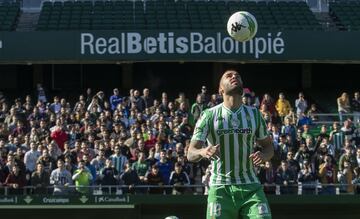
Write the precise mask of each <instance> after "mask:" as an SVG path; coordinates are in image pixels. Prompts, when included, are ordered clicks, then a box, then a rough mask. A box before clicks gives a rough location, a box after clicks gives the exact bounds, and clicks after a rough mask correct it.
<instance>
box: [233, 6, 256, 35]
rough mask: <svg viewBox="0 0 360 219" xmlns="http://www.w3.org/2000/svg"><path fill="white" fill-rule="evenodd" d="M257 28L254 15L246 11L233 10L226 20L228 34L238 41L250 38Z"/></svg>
mask: <svg viewBox="0 0 360 219" xmlns="http://www.w3.org/2000/svg"><path fill="white" fill-rule="evenodd" d="M257 28H258V24H257V22H256V19H255V17H254V16H253V15H252V14H250V13H249V12H247V11H238V12H235V13H234V14H233V15H231V16H230V18H229V20H228V22H227V31H228V33H229V35H230V36H231V37H232V38H233V39H234V40H237V41H240V42H245V41H248V40H251V39H252V38H253V37H254V36H255V34H256V32H257Z"/></svg>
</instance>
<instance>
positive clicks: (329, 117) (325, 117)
mask: <svg viewBox="0 0 360 219" xmlns="http://www.w3.org/2000/svg"><path fill="white" fill-rule="evenodd" d="M341 115H342V118H343V119H342V120H343V121H344V120H345V119H346V118H350V119H351V120H354V117H355V116H356V115H355V114H353V113H342V114H341ZM312 116H313V117H316V118H318V119H317V120H315V121H312V123H313V124H324V125H325V124H326V125H328V124H333V123H334V122H342V121H341V120H340V116H339V113H314V114H312ZM354 122H355V123H359V122H360V121H354Z"/></svg>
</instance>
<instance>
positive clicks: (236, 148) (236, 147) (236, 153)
mask: <svg viewBox="0 0 360 219" xmlns="http://www.w3.org/2000/svg"><path fill="white" fill-rule="evenodd" d="M233 119H234V118H233ZM234 120H235V119H234ZM236 121H237V124H240V121H239V119H238V116H237V114H236ZM239 150H240V145H239V136H238V135H236V134H234V165H235V168H234V171H235V180H236V184H240V183H242V182H241V179H240V175H239V172H240V161H239V157H240V154H239Z"/></svg>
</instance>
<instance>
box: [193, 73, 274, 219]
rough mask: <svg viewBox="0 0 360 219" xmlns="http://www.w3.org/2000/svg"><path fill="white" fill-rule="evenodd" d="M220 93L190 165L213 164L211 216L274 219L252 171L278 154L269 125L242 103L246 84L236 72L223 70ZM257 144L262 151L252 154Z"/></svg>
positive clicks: (198, 131) (203, 120)
mask: <svg viewBox="0 0 360 219" xmlns="http://www.w3.org/2000/svg"><path fill="white" fill-rule="evenodd" d="M219 93H220V95H222V96H223V99H224V101H223V103H221V104H219V105H217V106H215V107H213V108H210V109H207V110H205V111H204V112H203V113H202V114H201V116H200V118H199V120H198V122H197V123H196V127H195V130H194V135H193V137H192V139H191V143H190V147H189V151H188V155H187V158H188V160H189V161H192V162H197V161H200V160H201V159H203V158H208V159H211V160H212V170H211V178H210V190H209V195H208V206H207V218H208V219H209V218H217V219H218V218H221V219H222V218H226V219H227V218H264V219H265V218H266V219H268V218H271V212H270V208H269V204H268V202H267V199H266V197H265V194H264V191H263V188H262V186H261V184H260V182H259V180H258V178H257V177H256V175H255V171H254V167H253V166H254V165H256V166H257V165H260V164H261V163H263V162H265V161H268V160H270V159H271V157H272V156H273V154H274V149H273V144H272V141H271V139H270V137H269V135H268V134H267V131H266V125H265V121H264V119H263V118H262V116H261V114H260V112H259V110H258V109H256V108H254V107H251V106H245V105H242V104H241V97H242V94H243V82H242V80H241V77H240V75H239V73H238V72H236V71H234V70H228V71H225V73H224V74H223V75H222V77H221V80H220V84H219ZM206 141H207V142H208V144H207V145H208V146H206V145H205V142H206ZM255 141H256V142H257V144H259V145H260V146H261V147H262V150H261V151H257V152H254V151H253V145H254V143H255Z"/></svg>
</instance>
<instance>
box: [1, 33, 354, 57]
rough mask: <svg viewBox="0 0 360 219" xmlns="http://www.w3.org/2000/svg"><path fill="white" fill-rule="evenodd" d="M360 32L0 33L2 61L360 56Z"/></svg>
mask: <svg viewBox="0 0 360 219" xmlns="http://www.w3.org/2000/svg"><path fill="white" fill-rule="evenodd" d="M359 38H360V32H322V31H310V32H306V31H287V32H261V31H260V32H259V33H258V34H257V35H256V37H255V38H254V39H252V40H251V41H248V42H245V43H240V42H236V41H234V40H233V39H231V38H230V37H229V36H228V35H227V34H226V33H225V32H216V31H203V32H200V31H199V32H197V31H193V32H171V31H170V32H166V31H160V32H155V31H138V32H137V31H132V32H121V31H96V32H87V31H84V32H79V31H75V32H71V31H61V32H1V33H0V62H8V63H11V62H25V63H28V62H43V63H47V62H52V61H54V62H56V61H60V62H75V63H77V62H78V63H80V62H94V61H99V62H128V61H130V62H133V61H134V62H135V61H291V62H298V61H299V62H301V61H307V62H312V61H314V62H316V61H320V62H326V61H340V62H352V61H355V62H357V61H360V53H359V52H358V51H359V50H360V43H359V41H358V40H357V39H359Z"/></svg>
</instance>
